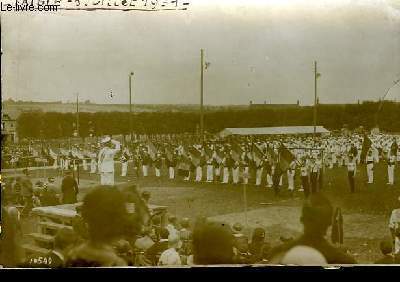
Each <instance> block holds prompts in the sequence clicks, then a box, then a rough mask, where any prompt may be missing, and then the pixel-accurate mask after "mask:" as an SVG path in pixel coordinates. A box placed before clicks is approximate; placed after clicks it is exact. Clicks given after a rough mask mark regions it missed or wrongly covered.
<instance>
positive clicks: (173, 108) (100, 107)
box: [2, 101, 248, 118]
mask: <svg viewBox="0 0 400 282" xmlns="http://www.w3.org/2000/svg"><path fill="white" fill-rule="evenodd" d="M132 107H133V111H134V112H193V111H198V110H199V105H149V104H141V105H133V106H132ZM204 108H205V110H207V111H219V110H227V109H230V110H240V109H247V108H248V106H247V105H238V106H205V107H204ZM2 110H3V111H4V112H7V113H9V114H10V115H11V116H13V117H14V118H17V117H18V116H19V115H20V114H21V113H22V112H30V111H42V112H59V113H74V112H76V104H75V103H61V102H48V103H46V102H9V101H3V102H2ZM79 111H80V112H87V113H96V112H129V104H92V103H83V102H82V103H79Z"/></svg>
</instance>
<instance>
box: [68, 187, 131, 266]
mask: <svg viewBox="0 0 400 282" xmlns="http://www.w3.org/2000/svg"><path fill="white" fill-rule="evenodd" d="M125 199H126V198H125V195H123V193H122V192H120V191H118V190H117V189H116V187H102V186H100V187H97V188H95V189H94V190H92V191H91V192H90V193H88V194H87V195H86V196H85V198H84V200H83V205H82V217H83V219H84V220H85V222H86V223H87V225H88V233H89V240H88V241H87V242H84V243H81V244H80V245H78V246H77V247H75V248H73V249H72V250H71V251H70V252H68V255H67V260H66V266H67V267H74V266H78V267H101V266H103V267H106V266H126V265H127V262H126V261H124V260H123V259H122V258H121V257H119V256H118V255H117V254H116V251H115V249H114V248H113V242H115V241H116V240H119V239H121V238H123V235H124V231H125V230H124V228H125V226H126V220H127V211H126V201H125Z"/></svg>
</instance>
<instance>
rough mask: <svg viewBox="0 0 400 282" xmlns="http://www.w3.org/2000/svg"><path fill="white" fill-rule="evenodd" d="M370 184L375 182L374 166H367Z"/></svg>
mask: <svg viewBox="0 0 400 282" xmlns="http://www.w3.org/2000/svg"><path fill="white" fill-rule="evenodd" d="M367 175H368V183H370V184H371V183H373V182H374V164H367Z"/></svg>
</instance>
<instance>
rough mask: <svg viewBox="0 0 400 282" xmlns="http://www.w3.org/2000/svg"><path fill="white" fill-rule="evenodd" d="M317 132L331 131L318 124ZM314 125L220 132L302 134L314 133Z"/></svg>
mask: <svg viewBox="0 0 400 282" xmlns="http://www.w3.org/2000/svg"><path fill="white" fill-rule="evenodd" d="M315 132H316V134H322V135H326V134H329V133H330V131H329V130H327V129H326V128H324V127H323V126H316V131H315ZM313 133H314V126H279V127H253V128H225V129H224V130H222V131H221V132H220V133H219V136H220V137H227V136H231V135H242V136H246V135H302V134H313Z"/></svg>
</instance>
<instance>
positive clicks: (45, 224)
mask: <svg viewBox="0 0 400 282" xmlns="http://www.w3.org/2000/svg"><path fill="white" fill-rule="evenodd" d="M39 225H40V226H41V227H42V228H44V229H50V230H54V231H58V230H60V229H63V228H66V229H69V230H73V228H72V226H70V225H65V224H60V223H56V222H52V221H41V222H39Z"/></svg>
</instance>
